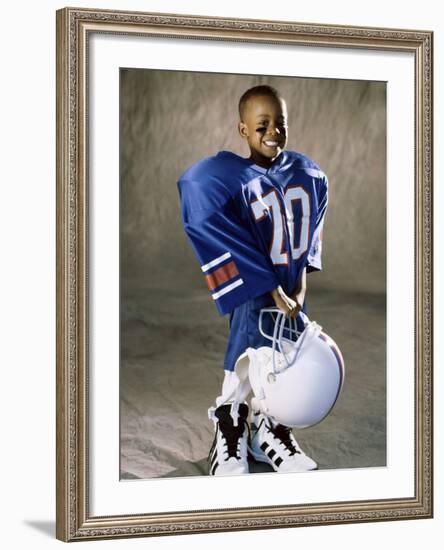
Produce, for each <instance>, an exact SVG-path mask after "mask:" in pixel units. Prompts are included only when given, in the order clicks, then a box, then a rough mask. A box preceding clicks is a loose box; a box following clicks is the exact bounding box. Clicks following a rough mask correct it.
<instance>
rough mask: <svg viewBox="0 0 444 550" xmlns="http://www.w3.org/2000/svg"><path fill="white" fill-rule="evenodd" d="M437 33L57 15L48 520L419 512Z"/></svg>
mask: <svg viewBox="0 0 444 550" xmlns="http://www.w3.org/2000/svg"><path fill="white" fill-rule="evenodd" d="M432 38H433V35H432V33H431V32H429V31H416V30H397V29H376V28H363V27H359V28H358V27H339V26H326V25H323V26H321V25H314V24H310V25H308V24H300V23H288V22H287V23H284V22H279V21H256V20H253V19H251V20H250V19H249V20H238V19H228V18H212V17H197V16H187V15H167V14H154V13H151V14H147V13H132V12H114V11H98V10H89V9H75V8H65V9H62V10H60V11H58V12H57V52H58V57H57V87H58V88H57V231H58V233H57V537H58V538H59V539H61V540H64V541H72V540H86V539H93V538H110V537H116V538H117V537H130V536H150V535H167V534H185V533H200V532H212V531H229V530H242V529H265V528H279V527H292V526H294V527H297V526H304V525H319V524H326V525H328V524H332V523H350V522H361V521H383V520H398V519H413V518H427V517H431V516H432V510H433V491H432V430H431V427H432V336H431V326H432V306H431V300H432V122H431V121H432ZM255 117H259V118H260V119H261V120H259V118H257V119H256V118H255ZM327 205H328V206H327ZM324 220H325V223H324ZM321 251H322V262H321ZM321 268H322V272H321V273H309V272H311V271H320V270H321ZM270 307H271V309H270ZM267 316H269V321H265V320H264V319H265V318H268V317H267ZM292 318H294V323H293V324H292V321H291V319H292ZM262 323H263V324H262ZM267 330H268V333H267ZM279 361H280V362H281V363H279ZM279 365H281V366H279ZM296 366H297V368H296ZM267 369H268V370H267ZM304 369H305V370H304ZM332 373H333V374H332ZM310 388H312V390H311V389H310ZM310 391H312V393H311V394H310Z"/></svg>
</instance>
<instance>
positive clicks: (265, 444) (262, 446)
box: [261, 441, 269, 452]
mask: <svg viewBox="0 0 444 550" xmlns="http://www.w3.org/2000/svg"><path fill="white" fill-rule="evenodd" d="M268 447H269V445H268V443H267V442H266V441H264V442H263V443H262V445H261V449H262V450H263V451H264V452H265V451H266V449H268Z"/></svg>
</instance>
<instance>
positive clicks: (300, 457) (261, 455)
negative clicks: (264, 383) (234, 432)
mask: <svg viewBox="0 0 444 550" xmlns="http://www.w3.org/2000/svg"><path fill="white" fill-rule="evenodd" d="M251 405H252V407H253V412H252V424H251V440H250V444H249V451H250V454H251V455H252V456H253V457H254V458H255V459H256V460H258V461H259V462H267V463H268V464H270V465H271V466H272V468H273V470H274V471H275V472H280V473H287V472H306V471H308V470H316V468H317V464H316V462H315V461H314V460H312V459H311V458H310V457H309V456H307V455H306V454H305V453H304V452H303V451H302V449H301V448H300V447H299V445H298V443H297V441H296V439H295V437H294V435H293V434H292V432H291V428H289V427H287V426H284V425H282V424H278V423H277V422H274V421H273V420H272V419H271V418H270V417H269V416H266V415H264V414H263V413H262V412H260V411H259V410H258V409H257V408H256V407H255V406H254V399H252V400H251Z"/></svg>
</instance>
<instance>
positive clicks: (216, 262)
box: [202, 252, 231, 272]
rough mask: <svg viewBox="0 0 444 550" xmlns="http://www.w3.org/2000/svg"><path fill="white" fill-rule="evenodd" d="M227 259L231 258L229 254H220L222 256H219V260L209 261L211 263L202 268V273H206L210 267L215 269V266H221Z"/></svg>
mask: <svg viewBox="0 0 444 550" xmlns="http://www.w3.org/2000/svg"><path fill="white" fill-rule="evenodd" d="M228 258H231V254H230V253H229V252H226V253H225V254H222V256H219V258H215V259H214V260H211V262H208V263H207V264H205V265H203V266H202V271H203V272H205V271H208V270H209V269H211V268H212V267H215V266H216V265H219V264H221V263H222V262H224V261H225V260H228Z"/></svg>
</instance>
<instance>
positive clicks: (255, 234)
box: [178, 151, 328, 315]
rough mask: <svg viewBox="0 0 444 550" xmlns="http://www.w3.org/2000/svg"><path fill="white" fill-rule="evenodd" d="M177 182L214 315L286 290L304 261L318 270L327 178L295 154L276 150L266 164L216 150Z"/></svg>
mask: <svg viewBox="0 0 444 550" xmlns="http://www.w3.org/2000/svg"><path fill="white" fill-rule="evenodd" d="M178 186H179V194H180V201H181V206H182V218H183V224H184V228H185V231H186V233H187V235H188V237H189V239H190V241H191V244H192V246H193V248H194V251H195V253H196V256H197V258H198V260H199V262H200V265H201V269H202V272H203V275H204V277H205V280H206V283H207V286H208V288H209V290H210V292H211V295H212V298H213V300H214V302H215V304H216V306H217V308H218V310H219V312H220V314H221V315H224V314H226V313H230V312H232V311H233V310H234V309H235V308H236V307H238V306H240V305H242V304H244V303H245V302H247V301H249V300H252V299H255V298H258V297H261V296H263V295H265V294H267V293H269V292H270V291H271V290H273V289H275V288H276V287H278V286H279V285H280V286H282V288H283V289H284V291H285V292H286V293H287V294H291V293H292V292H294V291H295V289H296V288H297V287H298V284H299V281H300V279H301V275H302V271H303V269H304V267H307V271H313V270H320V269H321V248H322V226H323V221H324V215H325V210H326V207H327V186H328V183H327V178H326V176H325V174H324V173H323V172H322V171H321V170H320V168H319V167H318V166H317V165H316V164H315V163H314V162H313V161H312V160H310V159H309V158H307V157H306V156H304V155H302V154H301V153H297V152H293V151H283V152H282V153H281V154H280V155H279V156H278V158H277V159H276V160H275V161H274V162H273V164H272V166H271V167H270V168H268V169H265V168H262V167H260V166H257V165H255V164H254V163H253V162H252V161H251V160H250V159H245V158H242V157H239V156H238V155H236V154H234V153H231V152H229V151H221V152H219V153H218V154H217V155H215V156H212V157H209V158H206V159H203V160H201V161H199V162H197V163H196V164H194V165H192V166H191V167H190V168H189V169H188V170H186V172H185V173H184V174H183V175H182V176H181V178H180V180H179V182H178Z"/></svg>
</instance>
